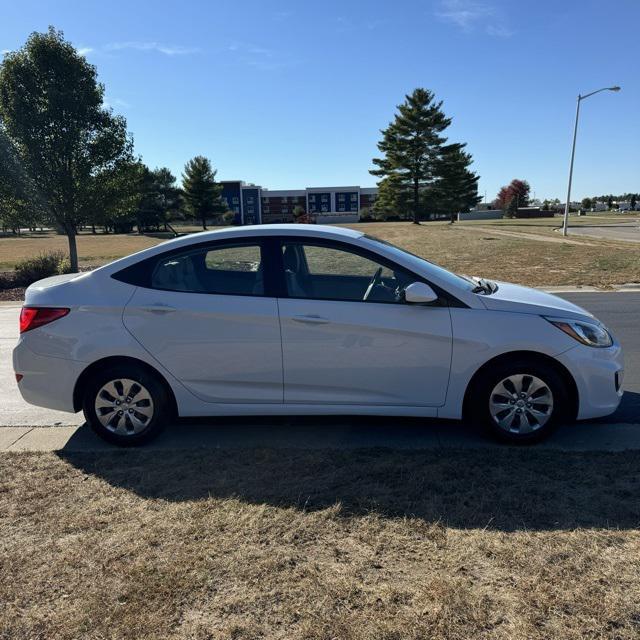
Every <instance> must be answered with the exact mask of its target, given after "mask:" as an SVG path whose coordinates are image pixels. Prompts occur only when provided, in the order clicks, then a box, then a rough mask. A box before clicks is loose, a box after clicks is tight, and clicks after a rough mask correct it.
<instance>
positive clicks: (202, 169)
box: [182, 156, 225, 230]
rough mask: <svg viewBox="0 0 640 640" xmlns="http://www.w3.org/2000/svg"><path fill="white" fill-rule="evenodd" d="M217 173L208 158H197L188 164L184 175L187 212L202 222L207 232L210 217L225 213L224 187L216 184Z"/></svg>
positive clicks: (183, 187) (183, 185)
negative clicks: (223, 202)
mask: <svg viewBox="0 0 640 640" xmlns="http://www.w3.org/2000/svg"><path fill="white" fill-rule="evenodd" d="M216 173H217V171H216V170H215V169H213V168H212V167H211V162H209V159H208V158H205V157H204V156H196V157H195V158H193V159H191V160H189V162H187V164H186V165H185V168H184V173H183V175H182V189H183V193H184V199H185V201H186V204H187V210H188V212H189V213H190V214H191V216H192V217H194V218H197V219H199V220H200V221H201V222H202V228H203V229H205V230H206V228H207V218H208V217H210V216H212V215H218V214H222V213H224V211H225V207H224V205H223V204H222V198H221V194H222V185H221V184H220V183H218V182H216Z"/></svg>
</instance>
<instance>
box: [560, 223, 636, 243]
mask: <svg viewBox="0 0 640 640" xmlns="http://www.w3.org/2000/svg"><path fill="white" fill-rule="evenodd" d="M569 235H570V236H571V235H578V236H591V237H594V238H604V239H606V240H627V241H629V242H640V224H639V223H638V222H637V221H636V222H620V223H618V224H601V225H593V226H591V225H574V226H573V227H571V226H570V228H569Z"/></svg>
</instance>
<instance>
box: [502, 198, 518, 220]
mask: <svg viewBox="0 0 640 640" xmlns="http://www.w3.org/2000/svg"><path fill="white" fill-rule="evenodd" d="M517 213H518V197H517V196H512V197H511V200H509V202H508V204H507V210H506V211H505V216H506V217H507V218H515V217H516V214H517Z"/></svg>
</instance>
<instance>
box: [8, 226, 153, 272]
mask: <svg viewBox="0 0 640 640" xmlns="http://www.w3.org/2000/svg"><path fill="white" fill-rule="evenodd" d="M77 242H78V257H79V260H80V264H81V265H82V264H90V265H95V266H98V265H101V264H105V263H107V262H110V261H112V260H115V259H116V258H122V256H126V255H128V254H130V253H134V252H135V251H141V250H142V249H146V248H147V247H152V246H154V245H156V244H158V242H161V240H159V239H157V238H153V237H149V236H144V235H143V236H141V235H138V234H121V235H114V234H109V235H105V234H96V235H93V234H90V233H88V234H84V233H83V234H80V235H79V236H78V239H77ZM46 251H64V252H65V253H67V252H68V251H69V244H68V242H67V237H66V236H61V235H57V234H54V233H49V232H45V233H42V234H40V233H35V234H24V235H23V236H20V237H16V238H0V269H12V268H13V266H14V265H15V264H16V262H18V261H19V260H23V259H25V258H31V257H33V256H34V255H38V254H39V253H44V252H46Z"/></svg>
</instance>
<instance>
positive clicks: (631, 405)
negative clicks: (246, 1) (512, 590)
mask: <svg viewBox="0 0 640 640" xmlns="http://www.w3.org/2000/svg"><path fill="white" fill-rule="evenodd" d="M559 295H562V297H564V298H567V299H569V300H571V301H572V302H575V303H576V304H579V305H580V306H582V307H585V308H586V309H588V310H590V311H591V312H592V313H594V314H595V315H596V316H597V317H598V318H600V319H601V320H602V321H603V322H605V323H606V324H607V326H609V328H610V329H611V330H612V331H613V332H614V334H615V335H616V337H617V338H618V340H620V342H621V343H622V345H623V347H624V349H625V383H624V388H625V395H624V397H623V401H622V403H621V406H620V408H619V409H618V411H617V412H616V413H615V414H613V415H612V416H609V417H607V418H603V419H600V420H595V421H593V422H590V423H589V424H588V425H585V424H578V425H572V426H570V427H567V428H565V429H563V430H561V431H560V432H559V433H558V435H556V436H554V438H553V439H552V442H551V446H559V447H561V448H576V447H577V448H580V447H582V446H583V445H584V448H594V447H595V448H601V449H607V448H611V449H618V448H626V447H633V448H638V449H640V293H631V292H615V293H563V294H559ZM18 309H19V307H17V306H15V307H9V306H0V397H1V398H2V399H3V400H2V404H1V405H0V427H56V426H58V427H59V426H63V425H64V426H77V425H81V424H82V423H83V419H82V414H75V415H73V414H68V413H61V412H56V411H50V410H47V409H41V408H38V407H33V406H31V405H28V404H26V403H25V402H24V401H23V400H22V398H21V397H20V395H19V392H18V389H17V386H16V383H15V379H14V376H13V369H12V365H11V350H12V349H13V346H14V344H15V342H16V340H17V336H18V329H17V315H18ZM424 422H425V421H417V420H409V419H407V420H399V419H389V418H348V417H347V418H345V417H332V418H299V417H293V418H291V417H288V418H263V419H256V418H225V419H224V420H219V419H213V420H199V421H192V422H191V423H187V424H180V425H176V427H174V428H173V429H172V430H171V431H170V433H169V434H168V435H166V436H163V438H161V439H160V441H159V442H158V443H157V445H156V446H158V447H160V448H165V447H169V448H176V447H177V448H183V447H191V446H267V445H271V446H281V447H287V446H292V447H295V446H310V447H315V446H336V447H343V446H347V447H350V446H393V447H410V448H413V447H415V448H420V447H427V446H438V445H443V446H477V445H481V444H483V442H484V441H483V439H482V437H481V436H478V434H477V433H475V431H474V430H473V429H472V428H470V427H468V426H466V425H461V424H459V423H456V422H450V421H427V424H424ZM211 423H213V424H215V428H214V429H211V428H210V426H211ZM45 431H46V433H47V436H46V438H45V440H46V439H47V438H48V439H49V440H48V441H49V442H51V443H52V447H53V448H57V446H58V445H59V444H60V445H64V443H65V442H67V441H68V442H69V443H70V444H71V448H73V446H74V445H75V446H77V447H79V448H87V447H89V448H92V447H96V446H97V447H98V448H100V447H101V446H102V445H100V443H98V442H97V440H96V438H95V437H94V436H93V434H91V433H90V432H88V430H87V429H85V428H83V429H80V430H79V431H75V430H65V431H64V433H63V430H57V429H47V430H42V429H34V430H33V431H32V432H30V433H27V431H21V430H19V429H18V430H15V431H13V432H11V433H13V434H14V435H11V433H10V432H9V431H8V430H4V429H0V448H2V446H1V445H2V440H3V438H4V436H6V438H5V439H7V441H9V440H10V441H11V442H14V436H15V437H16V438H17V437H18V436H19V437H20V439H21V440H20V442H22V444H23V445H25V446H27V447H29V448H31V447H33V448H38V447H39V446H40V445H39V444H38V442H42V441H43V435H42V434H43V433H44V432H45ZM2 432H4V436H3V433H2ZM64 434H71V435H64ZM36 436H37V437H36ZM36 440H37V442H36ZM484 444H486V442H484ZM43 446H45V447H46V446H48V445H46V443H45V444H44V445H43ZM64 446H66V445H64Z"/></svg>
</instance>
